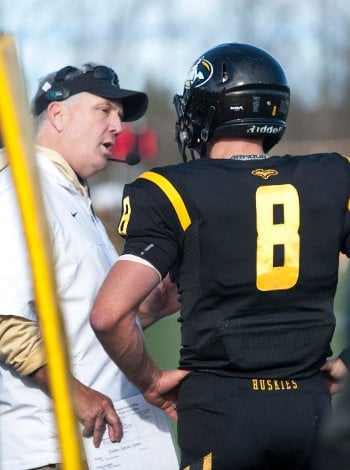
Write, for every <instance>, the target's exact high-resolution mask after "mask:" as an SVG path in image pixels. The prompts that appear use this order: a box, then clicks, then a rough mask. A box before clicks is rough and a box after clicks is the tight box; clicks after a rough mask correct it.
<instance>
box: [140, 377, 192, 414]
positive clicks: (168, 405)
mask: <svg viewBox="0 0 350 470" xmlns="http://www.w3.org/2000/svg"><path fill="white" fill-rule="evenodd" d="M189 373H190V371H189V370H179V369H175V370H166V371H160V373H159V375H158V377H157V378H156V379H155V381H154V385H153V386H152V387H151V388H150V389H149V390H147V391H145V392H144V393H143V396H144V397H145V399H146V400H147V401H148V402H149V403H151V404H152V405H154V406H157V407H158V408H160V409H162V410H163V411H164V412H165V413H166V414H167V415H169V416H170V417H171V418H173V419H177V412H176V409H175V405H176V403H177V395H178V391H179V385H180V383H181V382H182V381H183V379H184V378H185V377H186V375H187V374H189Z"/></svg>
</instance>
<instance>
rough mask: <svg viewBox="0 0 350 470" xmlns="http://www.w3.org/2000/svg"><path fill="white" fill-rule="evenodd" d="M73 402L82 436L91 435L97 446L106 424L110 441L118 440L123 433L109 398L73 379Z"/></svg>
mask: <svg viewBox="0 0 350 470" xmlns="http://www.w3.org/2000/svg"><path fill="white" fill-rule="evenodd" d="M74 402H75V407H76V410H77V414H78V418H79V421H80V422H81V423H82V425H83V431H82V434H83V436H84V437H91V436H92V437H93V443H94V446H95V447H99V446H100V444H101V441H102V436H103V433H104V432H105V429H106V426H107V429H108V436H109V438H110V440H111V441H112V442H119V441H120V440H121V438H122V435H123V429H122V425H121V422H120V419H119V417H118V415H117V412H116V411H115V408H114V406H113V403H112V401H111V399H110V398H108V397H107V396H106V395H103V394H102V393H100V392H97V391H96V390H93V389H92V388H89V387H86V386H85V385H84V384H82V383H81V382H79V381H78V380H76V379H74Z"/></svg>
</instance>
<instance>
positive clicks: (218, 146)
mask: <svg viewBox="0 0 350 470" xmlns="http://www.w3.org/2000/svg"><path fill="white" fill-rule="evenodd" d="M233 155H264V149H263V146H262V141H261V140H260V139H259V140H258V139H256V140H252V139H249V140H248V139H246V140H245V139H239V138H237V137H233V138H223V139H220V140H217V141H215V142H214V143H213V144H212V145H211V146H210V147H209V157H210V158H214V159H215V158H231V157H232V156H233Z"/></svg>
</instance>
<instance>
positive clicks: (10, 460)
mask: <svg viewBox="0 0 350 470" xmlns="http://www.w3.org/2000/svg"><path fill="white" fill-rule="evenodd" d="M37 160H38V165H39V170H40V176H41V186H42V192H43V197H44V202H45V206H46V215H47V218H48V222H49V228H50V230H51V232H50V235H51V243H52V248H53V258H54V265H55V272H56V281H57V288H58V295H59V300H60V305H61V309H62V313H63V317H64V322H65V327H66V331H67V336H68V342H69V349H70V360H71V367H72V372H73V375H74V376H75V377H76V378H77V379H78V380H80V381H81V382H83V383H84V384H85V385H87V386H91V387H92V388H94V389H95V390H98V391H100V392H102V393H104V394H106V395H108V396H109V397H110V398H111V400H112V401H117V400H120V399H122V398H127V397H130V396H132V395H136V394H137V393H139V392H138V391H137V390H136V389H135V387H134V386H133V385H132V384H131V383H130V382H128V381H127V379H126V378H125V377H124V376H123V375H122V373H121V372H120V371H119V369H118V368H117V366H116V365H115V364H114V363H113V362H112V360H111V359H110V358H109V357H108V356H107V354H106V353H105V351H104V349H103V348H102V346H101V345H100V343H99V342H98V341H97V339H96V337H95V334H94V333H93V331H92V329H91V328H90V324H89V312H90V310H91V308H92V304H93V301H94V299H95V296H96V294H97V291H98V289H99V287H100V285H101V283H102V281H103V280H104V278H105V276H106V274H107V272H108V271H109V269H110V267H111V265H112V264H113V263H114V261H115V260H116V259H117V253H116V251H115V249H114V247H113V245H112V243H111V242H110V240H109V238H108V236H107V233H106V231H105V229H104V227H103V225H102V223H101V222H100V221H99V220H98V219H97V218H96V216H95V215H94V213H93V210H92V207H91V201H90V200H87V199H85V198H84V196H83V195H82V194H81V193H80V192H79V191H78V190H77V189H76V188H75V187H74V185H73V184H72V183H71V182H69V181H68V180H67V179H66V178H65V177H64V176H63V174H62V173H61V172H60V171H59V170H58V169H57V167H56V166H55V165H54V164H53V163H52V162H51V161H50V160H49V159H48V158H46V157H45V156H43V155H38V156H37ZM0 220H1V227H0V315H18V316H21V317H25V318H27V319H30V320H36V314H35V311H34V308H33V306H34V303H33V299H34V295H33V286H32V281H31V274H30V270H29V267H28V255H27V248H26V244H25V239H24V235H23V229H22V222H21V219H20V217H19V213H18V208H17V203H16V194H15V189H14V186H13V182H12V178H11V173H10V169H9V167H7V168H5V169H4V170H2V171H1V172H0ZM60 461H61V458H60V455H59V451H58V443H57V439H56V425H55V421H54V416H53V412H52V401H51V399H50V398H49V397H48V396H47V395H46V394H45V393H44V392H43V391H41V390H40V389H39V388H37V387H36V386H35V385H33V382H32V381H29V380H28V379H26V378H24V379H23V378H21V377H20V376H19V375H17V374H16V372H14V370H13V369H10V368H8V367H6V366H4V365H3V364H2V363H0V468H1V469H2V470H24V469H28V468H33V467H39V466H43V465H47V464H49V463H56V462H60Z"/></svg>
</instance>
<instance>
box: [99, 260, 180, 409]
mask: <svg viewBox="0 0 350 470" xmlns="http://www.w3.org/2000/svg"><path fill="white" fill-rule="evenodd" d="M158 283H159V275H158V273H157V271H156V270H155V269H153V268H152V267H150V266H147V265H144V264H141V263H136V262H133V261H125V260H119V261H117V263H115V265H114V266H113V267H112V269H111V271H110V272H109V274H108V276H107V278H106V279H105V281H104V283H103V284H102V287H101V289H100V291H99V293H98V295H97V298H96V301H95V305H94V308H93V310H92V312H91V317H90V321H91V326H92V328H93V329H94V331H95V333H96V335H97V337H98V338H99V340H100V342H101V343H102V345H103V347H104V348H105V350H106V352H107V353H108V354H109V356H110V357H111V358H112V360H113V361H114V362H115V363H116V364H117V365H118V366H119V368H120V369H121V370H122V371H123V372H124V374H125V375H126V376H127V377H128V378H129V380H130V381H131V382H133V383H134V384H135V385H136V387H138V388H139V390H140V391H141V392H142V393H143V395H144V397H145V398H146V399H147V400H148V401H149V402H150V403H152V404H153V405H155V406H158V407H159V408H161V409H162V410H164V411H165V412H166V413H167V414H168V415H169V416H171V417H173V418H176V411H175V410H174V409H173V407H172V405H173V404H174V403H176V399H177V387H178V385H179V383H180V382H181V380H182V379H183V378H184V376H185V375H186V374H187V372H186V371H180V370H173V371H166V372H164V371H161V370H160V369H159V368H158V367H157V365H156V364H155V363H154V361H153V360H152V359H151V357H150V356H149V354H148V352H147V350H146V346H145V342H144V337H143V334H142V332H141V331H140V329H139V327H138V326H137V322H136V315H137V311H138V305H139V304H140V303H141V302H142V301H143V300H144V299H145V298H146V297H147V295H148V294H149V293H150V292H151V291H152V289H154V288H155V287H156V286H157V284H158Z"/></svg>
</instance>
